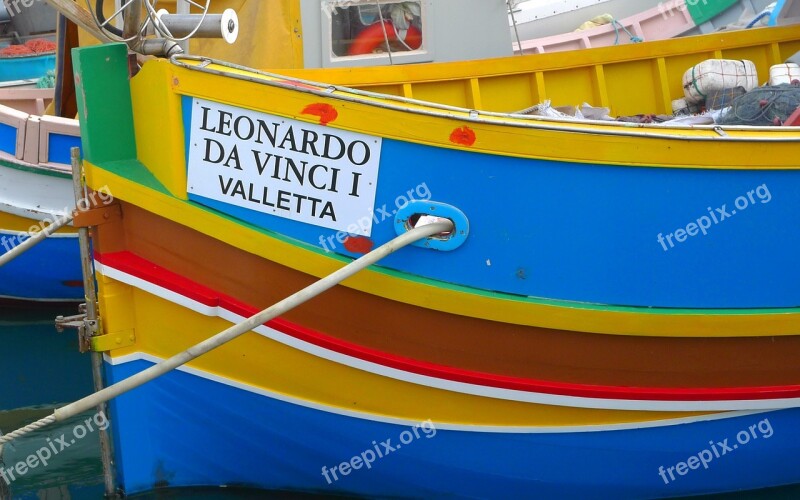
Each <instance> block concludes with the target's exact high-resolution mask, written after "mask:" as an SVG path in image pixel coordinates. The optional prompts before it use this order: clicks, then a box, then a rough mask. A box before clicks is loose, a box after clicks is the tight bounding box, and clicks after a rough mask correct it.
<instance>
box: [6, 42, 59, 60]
mask: <svg viewBox="0 0 800 500" xmlns="http://www.w3.org/2000/svg"><path fill="white" fill-rule="evenodd" d="M56 48H57V45H56V43H55V42H51V41H50V40H45V39H43V38H35V39H33V40H29V41H27V42H25V44H24V45H9V46H8V47H4V48H2V49H0V57H23V56H32V55H38V54H46V53H48V52H55V50H56Z"/></svg>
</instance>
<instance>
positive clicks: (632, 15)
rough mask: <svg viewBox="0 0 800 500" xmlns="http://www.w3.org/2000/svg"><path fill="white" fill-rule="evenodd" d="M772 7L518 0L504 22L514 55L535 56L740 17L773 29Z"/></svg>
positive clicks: (761, 2)
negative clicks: (510, 36)
mask: <svg viewBox="0 0 800 500" xmlns="http://www.w3.org/2000/svg"><path fill="white" fill-rule="evenodd" d="M778 3H783V2H778ZM775 4H776V3H775V2H773V1H772V0H722V1H719V0H717V1H712V2H709V1H707V0H703V1H700V0H697V1H695V0H688V1H687V0H670V1H660V2H655V1H650V2H647V1H645V2H642V1H637V2H633V1H627V0H617V1H601V2H597V1H590V0H584V1H579V2H561V1H556V0H551V1H549V2H544V3H542V2H523V3H522V4H520V5H519V7H518V8H516V9H512V10H511V15H510V24H511V34H512V39H513V40H514V41H515V43H514V49H515V51H516V52H518V53H519V52H521V53H525V54H541V53H545V52H561V51H565V50H577V49H585V48H591V47H607V46H609V45H626V44H632V43H639V42H643V41H654V40H664V39H667V38H673V37H677V36H691V35H698V34H704V33H711V32H714V31H718V30H721V29H725V28H726V27H727V26H729V25H734V24H736V23H737V22H738V21H740V20H741V19H742V18H743V17H746V21H745V22H744V23H743V24H742V26H741V28H745V27H753V26H766V25H768V24H770V23H772V25H775V21H776V20H775V19H773V18H772V10H770V8H771V7H770V6H771V5H775ZM780 8H781V7H780V6H779V7H778V10H780ZM776 17H777V16H776ZM587 20H588V21H587ZM583 21H586V23H585V24H583V25H580V23H581V22H583ZM579 25H580V28H579V29H576V28H578V26H579Z"/></svg>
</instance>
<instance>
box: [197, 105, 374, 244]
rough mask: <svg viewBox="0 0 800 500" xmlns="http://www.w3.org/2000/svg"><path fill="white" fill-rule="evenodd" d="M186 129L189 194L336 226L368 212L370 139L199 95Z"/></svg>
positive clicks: (367, 229) (349, 224) (371, 189)
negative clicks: (230, 104)
mask: <svg viewBox="0 0 800 500" xmlns="http://www.w3.org/2000/svg"><path fill="white" fill-rule="evenodd" d="M190 134H191V135H190V141H189V171H188V186H187V188H188V192H189V193H191V194H195V195H198V196H203V197H206V198H210V199H212V200H217V201H221V202H224V203H229V204H231V205H235V206H238V207H242V208H248V209H250V210H256V211H259V212H263V213H266V214H272V215H275V216H278V217H283V218H286V219H292V220H296V221H300V222H304V223H307V224H314V225H316V226H321V227H326V228H329V229H334V230H339V231H347V228H348V227H350V229H352V228H353V227H352V226H353V223H354V222H356V221H359V220H366V218H365V216H368V217H370V216H371V215H372V213H373V209H374V206H375V191H376V189H377V184H378V167H379V165H380V156H381V139H380V138H378V137H372V136H368V135H363V134H357V133H354V132H348V131H345V130H336V129H332V128H330V127H325V126H321V125H315V124H310V123H306V122H301V121H297V120H291V119H288V118H281V117H278V116H273V115H269V114H266V113H259V112H256V111H250V110H247V109H242V108H237V107H234V106H228V105H226V104H220V103H216V102H211V101H206V100H202V99H194V101H193V104H192V123H191V130H190ZM370 218H371V217H370ZM371 232H372V225H371V222H370V224H368V227H359V229H358V231H357V233H355V234H359V235H363V236H369V235H370V233H371Z"/></svg>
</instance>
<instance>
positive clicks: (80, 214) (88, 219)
mask: <svg viewBox="0 0 800 500" xmlns="http://www.w3.org/2000/svg"><path fill="white" fill-rule="evenodd" d="M72 217H73V220H72V225H73V226H74V227H91V226H99V225H101V224H106V223H107V222H113V221H115V220H119V219H121V218H122V208H121V207H120V204H119V202H117V201H116V200H115V201H113V202H111V203H109V204H108V205H104V206H101V207H92V208H88V209H86V210H75V211H74V212H72Z"/></svg>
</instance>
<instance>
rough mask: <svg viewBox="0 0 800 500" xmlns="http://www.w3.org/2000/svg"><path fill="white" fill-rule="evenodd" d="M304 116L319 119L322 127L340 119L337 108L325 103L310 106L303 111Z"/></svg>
mask: <svg viewBox="0 0 800 500" xmlns="http://www.w3.org/2000/svg"><path fill="white" fill-rule="evenodd" d="M303 114H304V115H313V116H317V117H319V124H320V125H327V124H329V123H330V122H332V121H334V120H336V119H337V118H339V112H338V111H336V108H334V107H333V106H331V105H330V104H326V103H324V102H318V103H315V104H309V105H308V106H306V107H305V109H303Z"/></svg>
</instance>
